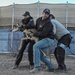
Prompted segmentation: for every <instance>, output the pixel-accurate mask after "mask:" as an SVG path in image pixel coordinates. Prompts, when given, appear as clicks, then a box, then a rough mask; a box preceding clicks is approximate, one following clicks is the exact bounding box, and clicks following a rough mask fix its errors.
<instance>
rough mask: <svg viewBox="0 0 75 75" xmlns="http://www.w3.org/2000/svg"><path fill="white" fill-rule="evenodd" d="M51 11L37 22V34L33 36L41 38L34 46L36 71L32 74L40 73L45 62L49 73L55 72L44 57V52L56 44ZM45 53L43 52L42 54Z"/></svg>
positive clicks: (43, 14) (47, 10)
mask: <svg viewBox="0 0 75 75" xmlns="http://www.w3.org/2000/svg"><path fill="white" fill-rule="evenodd" d="M49 14H50V10H49V9H45V10H44V11H43V13H42V17H40V18H38V19H37V21H36V29H37V32H36V33H34V34H33V35H34V36H36V37H39V39H40V40H39V41H38V42H37V43H36V44H34V46H33V53H34V69H32V70H31V71H30V72H35V71H38V70H39V68H40V66H41V63H40V60H41V61H43V62H44V63H45V64H46V66H47V67H48V69H49V71H53V70H54V69H53V66H52V64H51V62H50V61H49V60H48V59H47V58H46V57H45V56H44V54H43V52H46V50H47V48H49V47H51V46H52V44H53V42H54V33H53V25H52V23H51V21H50V18H49ZM42 51H43V52H42Z"/></svg>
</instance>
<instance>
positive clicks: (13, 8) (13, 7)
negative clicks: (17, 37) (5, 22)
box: [11, 3, 15, 48]
mask: <svg viewBox="0 0 75 75" xmlns="http://www.w3.org/2000/svg"><path fill="white" fill-rule="evenodd" d="M14 10H15V3H13V6H12V30H13V26H14ZM12 46H13V32H11V48H12Z"/></svg>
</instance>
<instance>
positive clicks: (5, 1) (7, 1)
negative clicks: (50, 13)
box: [0, 0, 75, 6]
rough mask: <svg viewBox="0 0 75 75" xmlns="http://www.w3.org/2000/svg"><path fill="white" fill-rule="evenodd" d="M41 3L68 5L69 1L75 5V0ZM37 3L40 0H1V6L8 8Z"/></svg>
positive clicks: (49, 0)
mask: <svg viewBox="0 0 75 75" xmlns="http://www.w3.org/2000/svg"><path fill="white" fill-rule="evenodd" d="M39 1H40V2H41V3H66V1H68V2H69V3H73V4H75V0H39ZM35 2H38V0H0V6H7V5H11V4H13V3H15V4H29V3H35Z"/></svg>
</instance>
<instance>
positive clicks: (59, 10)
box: [0, 2, 75, 55]
mask: <svg viewBox="0 0 75 75" xmlns="http://www.w3.org/2000/svg"><path fill="white" fill-rule="evenodd" d="M74 7H75V4H69V3H68V2H67V3H66V4H45V3H40V2H37V3H34V4H15V3H13V5H10V6H4V7H0V52H3V53H4V52H13V53H16V52H17V50H18V48H19V45H20V40H21V38H22V37H23V33H22V32H14V33H12V32H10V30H11V29H13V25H14V24H17V23H19V22H20V21H21V19H22V18H23V16H22V15H23V14H24V12H25V11H29V12H30V14H31V16H32V17H33V18H34V21H36V19H37V18H38V17H39V16H41V13H42V11H43V9H45V8H49V9H50V10H51V13H52V14H54V15H55V17H56V19H57V20H58V21H60V22H61V23H62V24H64V26H65V27H66V28H70V32H71V35H72V37H73V39H72V43H71V46H70V49H67V50H66V54H72V55H73V54H75V30H73V29H74V28H75V8H74Z"/></svg>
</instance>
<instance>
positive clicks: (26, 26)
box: [25, 18, 34, 29]
mask: <svg viewBox="0 0 75 75" xmlns="http://www.w3.org/2000/svg"><path fill="white" fill-rule="evenodd" d="M25 28H26V29H32V28H34V20H33V18H31V19H30V21H29V23H28V24H27V25H25Z"/></svg>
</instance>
